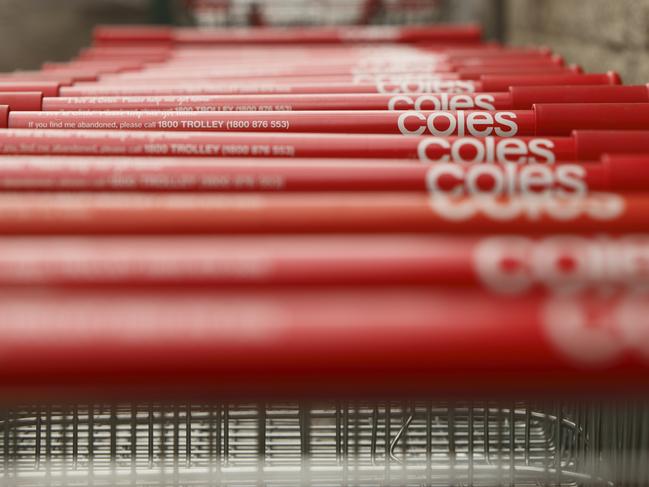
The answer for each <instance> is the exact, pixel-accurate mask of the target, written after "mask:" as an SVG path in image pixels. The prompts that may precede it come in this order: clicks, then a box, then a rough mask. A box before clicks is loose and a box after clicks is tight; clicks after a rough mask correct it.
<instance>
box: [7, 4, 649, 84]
mask: <svg viewBox="0 0 649 487" xmlns="http://www.w3.org/2000/svg"><path fill="white" fill-rule="evenodd" d="M466 21H476V22H480V23H482V24H483V25H484V27H485V35H486V37H487V38H489V39H495V40H502V41H505V42H509V43H511V44H515V45H527V44H535V45H547V46H550V47H552V48H553V49H554V50H555V51H556V52H558V53H560V54H562V55H564V56H565V57H566V58H567V59H568V60H576V59H578V60H579V62H580V63H582V64H583V66H584V68H586V69H587V70H593V71H597V69H598V68H600V67H601V66H609V67H610V68H611V69H616V70H619V71H620V72H621V73H622V75H623V76H624V78H625V81H626V82H627V83H634V82H638V83H639V82H643V81H645V80H647V79H649V63H640V62H638V60H639V59H640V58H642V57H644V56H646V55H648V54H649V29H648V28H647V26H648V25H649V0H615V1H610V0H312V1H309V2H305V1H304V0H0V70H2V71H11V70H14V69H30V68H37V67H39V66H40V64H41V63H42V62H44V61H59V60H61V61H63V60H66V59H69V58H70V57H71V56H73V55H74V54H75V53H76V52H77V51H78V49H79V46H80V45H86V44H88V43H89V40H90V33H91V30H92V28H93V26H94V25H96V24H99V23H152V22H153V23H161V24H166V23H171V24H176V25H204V26H224V25H249V24H254V25H294V24H319V23H334V24H341V23H345V24H347V23H358V24H385V23H427V22H466Z"/></svg>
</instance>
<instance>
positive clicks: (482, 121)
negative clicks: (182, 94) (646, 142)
mask: <svg viewBox="0 0 649 487" xmlns="http://www.w3.org/2000/svg"><path fill="white" fill-rule="evenodd" d="M7 126H8V127H9V128H39V129H62V128H66V129H117V130H169V131H209V132H278V133H340V134H354V133H357V134H402V135H434V136H437V137H448V136H452V135H455V136H460V137H464V136H473V137H487V136H491V135H495V136H499V137H514V136H529V135H569V134H570V133H571V132H572V131H573V130H575V129H576V130H582V129H585V130H589V129H590V130H593V129H599V130H649V103H580V104H538V105H534V107H533V109H532V110H517V111H442V110H438V111H414V110H411V111H405V112H401V113H397V112H392V111H367V110H365V111H298V112H290V111H278V112H176V111H152V112H146V111H71V112H17V111H12V112H10V113H9V118H8V122H7Z"/></svg>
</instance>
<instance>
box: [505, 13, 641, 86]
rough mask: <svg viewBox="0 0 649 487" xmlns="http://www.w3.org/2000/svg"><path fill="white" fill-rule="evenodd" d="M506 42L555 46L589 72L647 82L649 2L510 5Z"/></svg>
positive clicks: (636, 81) (558, 50) (635, 81)
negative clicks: (612, 72)
mask: <svg viewBox="0 0 649 487" xmlns="http://www.w3.org/2000/svg"><path fill="white" fill-rule="evenodd" d="M506 19H507V20H506V25H507V38H508V40H509V42H510V43H512V44H517V45H526V44H537V45H538V44H541V45H547V46H550V47H552V48H553V49H554V50H555V51H557V52H558V53H560V54H562V55H564V56H565V57H566V58H567V59H568V60H570V61H572V62H577V63H578V64H581V65H583V66H584V68H586V69H587V70H588V71H591V72H594V71H604V70H608V69H614V70H617V71H619V72H620V73H621V74H622V75H623V78H624V80H625V82H626V83H648V82H649V0H507V2H506Z"/></svg>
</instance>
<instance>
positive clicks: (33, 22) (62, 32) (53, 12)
mask: <svg viewBox="0 0 649 487" xmlns="http://www.w3.org/2000/svg"><path fill="white" fill-rule="evenodd" d="M149 20H150V2H149V0H0V71H12V70H14V69H35V68H38V67H39V66H40V64H41V63H43V62H44V61H65V60H67V59H69V58H70V57H72V56H74V55H75V54H76V53H77V52H78V50H79V48H80V47H81V46H85V45H87V44H88V43H89V41H90V33H91V31H92V28H93V26H94V25H95V24H97V23H110V22H119V23H124V22H131V23H138V22H148V21H149Z"/></svg>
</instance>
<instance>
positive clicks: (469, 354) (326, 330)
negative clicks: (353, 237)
mask: <svg viewBox="0 0 649 487" xmlns="http://www.w3.org/2000/svg"><path fill="white" fill-rule="evenodd" d="M11 294H12V296H9V297H7V298H6V299H12V302H13V303H20V305H21V306H24V307H26V308H24V309H22V310H21V313H20V314H17V313H16V312H15V310H13V311H12V310H9V311H7V309H6V308H7V307H8V306H4V307H0V309H2V311H1V313H2V316H0V318H2V320H3V324H4V327H3V333H4V337H5V340H4V342H3V345H2V346H1V349H2V354H0V357H1V359H0V360H1V361H2V366H3V368H2V370H3V372H2V373H1V376H2V377H1V378H2V385H3V388H2V390H3V402H2V409H1V410H0V459H1V460H0V473H1V478H2V482H3V485H12V486H13V485H15V486H41V485H55V486H59V485H60V486H64V485H65V486H68V485H138V486H139V485H172V486H179V485H227V486H230V485H232V486H243V485H251V486H259V485H265V486H275V485H277V486H280V485H282V486H283V485H300V486H301V485H310V486H360V485H367V486H370V485H372V486H373V485H413V486H446V485H457V486H500V485H529V486H541V485H547V486H563V485H566V486H569V485H570V486H585V487H591V486H640V485H649V468H648V464H649V462H648V460H649V454H648V452H649V401H647V400H646V396H644V394H645V393H646V391H647V385H648V380H647V374H646V372H647V368H646V365H644V364H646V355H645V353H646V345H642V344H637V343H636V344H633V343H632V342H631V341H628V340H626V339H625V340H623V341H624V344H623V345H620V344H619V343H617V344H615V345H610V346H609V345H607V344H606V343H604V342H602V341H601V340H598V339H593V337H594V335H591V334H590V332H589V331H588V328H589V326H590V325H593V323H594V324H595V325H596V326H599V325H601V324H602V322H601V321H597V320H596V321H595V322H588V323H590V325H588V323H586V322H584V323H586V325H588V326H586V328H584V329H583V330H582V331H584V330H585V334H582V335H580V339H579V340H578V341H576V340H575V337H576V336H577V335H575V333H572V332H574V331H575V330H576V328H575V327H574V326H573V324H574V322H575V312H576V311H575V310H577V313H579V309H581V310H582V314H581V316H582V318H583V317H584V316H592V315H597V316H599V317H600V318H601V316H602V313H604V314H607V315H608V316H609V318H610V316H612V315H611V310H612V309H615V310H616V311H614V312H613V313H614V314H615V316H617V318H616V319H620V320H622V319H625V320H627V321H628V320H629V316H634V317H635V318H638V316H639V315H638V314H637V312H638V310H642V309H646V308H645V306H646V304H643V303H645V298H644V297H642V298H640V297H638V298H633V299H634V300H635V301H634V303H635V304H633V305H629V303H628V298H623V302H622V303H621V304H620V302H619V301H615V302H613V303H607V304H606V306H604V307H602V304H601V303H599V301H598V302H591V301H588V300H586V301H583V300H582V301H579V306H582V308H575V302H574V300H573V301H571V300H570V299H568V300H567V301H566V300H565V299H560V298H547V297H542V298H541V297H530V298H520V297H518V298H516V299H511V298H500V297H498V298H496V297H493V296H485V295H482V294H480V293H475V292H466V291H465V292H462V293H455V292H453V291H450V292H441V291H439V290H438V291H434V290H430V289H426V290H423V289H407V290H402V289H399V290H386V289H381V290H376V289H375V290H361V291H359V290H349V289H347V290H341V291H331V290H330V291H326V292H324V291H317V290H299V291H297V290H291V291H288V290H282V291H268V290H265V291H259V292H250V291H247V292H246V293H245V294H242V293H241V292H237V291H227V292H226V291H223V290H220V291H210V290H192V291H191V292H189V291H182V290H164V291H157V292H156V293H152V292H151V291H146V292H144V291H123V290H119V291H113V292H112V294H111V293H107V292H106V291H105V290H104V291H102V292H101V293H99V292H95V291H93V290H84V291H79V290H77V291H74V292H67V293H66V292H65V291H56V292H52V291H50V292H48V293H46V294H43V293H42V292H41V293H37V292H34V291H22V294H21V293H19V292H18V291H12V293H11ZM36 304H38V306H35V305H36ZM5 305H6V303H5ZM12 306H17V305H16V304H14V305H12ZM611 306H612V307H611ZM634 306H635V308H634ZM622 308H624V311H623V312H620V311H619V310H620V309H622ZM34 309H37V310H38V311H34ZM30 310H31V311H30ZM503 310H506V312H503ZM630 310H631V311H630ZM634 313H635V314H634ZM18 316H20V324H21V325H25V324H26V326H22V327H19V326H18V324H19V322H18V320H17V317H18ZM181 318H182V319H181ZM559 318H561V319H562V320H563V321H562V323H563V324H562V326H561V327H560V328H557V324H556V320H557V319H559ZM600 318H598V319H600ZM12 320H14V324H13V325H12ZM552 320H555V322H554V323H552ZM605 321H606V323H609V324H610V320H609V319H608V318H607V319H606V320H605ZM634 322H635V323H638V322H637V321H634ZM80 323H84V326H85V328H84V329H86V332H82V331H81V329H80V328H79V324H80ZM153 323H155V326H154V325H153ZM582 324H583V323H582ZM596 326H595V327H596ZM611 326H613V325H611ZM625 326H628V323H627V325H625ZM634 326H635V325H634ZM134 327H137V328H138V331H137V332H133V329H134ZM212 327H215V328H216V329H218V330H219V331H218V333H215V332H214V330H213V329H212ZM87 328H91V329H93V330H94V331H92V332H91V333H90V332H87ZM563 328H565V329H566V330H572V332H570V333H566V334H562V332H561V331H560V330H561V329H563ZM633 329H634V330H635V331H634V332H631V331H629V330H628V329H627V330H626V331H623V333H626V334H627V336H630V335H629V333H631V334H632V335H633V336H635V337H636V338H637V337H641V336H642V332H641V330H642V329H645V330H646V328H643V325H642V324H641V326H640V328H638V327H635V328H633ZM153 330H156V332H155V333H153ZM557 330H559V331H557ZM639 330H640V331H639ZM618 331H619V330H618ZM633 333H635V334H633ZM615 336H617V332H615V333H612V334H611V335H610V336H608V340H607V341H608V342H613V341H615V340H616V339H615V338H614V337H615ZM644 336H646V334H645V335H644ZM628 347H631V348H628ZM643 350H644V351H643Z"/></svg>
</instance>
